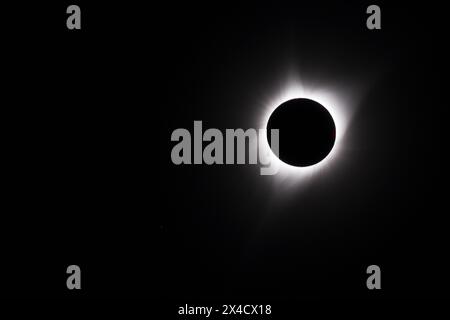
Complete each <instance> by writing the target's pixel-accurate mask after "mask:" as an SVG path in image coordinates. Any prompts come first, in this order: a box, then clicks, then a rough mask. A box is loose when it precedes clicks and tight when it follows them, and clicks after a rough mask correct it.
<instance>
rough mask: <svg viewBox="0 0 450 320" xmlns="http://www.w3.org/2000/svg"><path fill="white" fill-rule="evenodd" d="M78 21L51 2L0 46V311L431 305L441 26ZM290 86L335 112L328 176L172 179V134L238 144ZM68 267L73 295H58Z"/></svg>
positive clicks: (443, 213) (142, 17)
mask: <svg viewBox="0 0 450 320" xmlns="http://www.w3.org/2000/svg"><path fill="white" fill-rule="evenodd" d="M78 3H80V6H81V7H82V14H83V18H82V19H83V20H82V21H83V22H82V23H83V26H82V30H81V31H80V32H77V33H76V32H69V31H67V30H66V29H65V14H64V12H65V8H66V6H67V5H66V4H64V3H63V4H58V5H55V6H51V5H50V4H46V5H45V6H38V5H36V4H34V5H33V7H32V8H33V10H28V11H24V10H20V9H18V8H16V10H19V11H12V13H11V18H13V19H11V20H12V22H10V23H9V22H8V23H9V24H8V28H7V29H5V28H3V32H5V30H6V31H7V34H6V41H7V44H8V48H9V50H8V52H7V56H8V57H7V58H6V60H5V61H6V62H7V63H8V64H9V66H10V67H11V68H10V69H8V70H7V73H6V77H7V81H6V83H4V85H3V88H4V90H5V92H4V94H3V97H4V99H3V105H4V108H2V109H3V111H2V113H4V116H3V117H2V118H3V119H4V121H5V126H3V128H4V144H5V148H6V149H5V151H4V155H3V157H4V159H5V160H6V163H7V164H6V165H4V175H5V176H6V179H4V184H5V188H4V193H3V195H4V197H5V199H6V201H3V205H4V209H3V210H2V211H3V214H2V226H3V229H4V231H3V232H2V243H3V246H4V259H2V260H4V262H2V268H5V272H3V273H2V274H8V277H7V278H8V279H7V281H6V284H5V285H4V286H2V291H3V293H4V294H6V295H11V294H13V295H14V296H16V295H17V296H21V295H27V296H31V297H34V296H36V295H43V296H50V297H59V296H63V297H70V296H73V295H75V296H79V297H123V296H132V297H151V298H155V297H157V298H158V299H161V300H163V301H165V302H167V301H172V302H174V303H186V302H187V301H194V302H195V301H205V300H208V301H213V302H217V303H221V302H222V301H223V300H226V299H228V300H230V299H234V300H237V301H248V300H251V301H258V299H259V301H278V300H281V299H288V300H296V299H301V298H337V297H350V298H367V299H372V298H384V297H386V298H411V297H443V296H447V297H448V292H447V291H446V288H447V286H448V285H449V283H448V277H447V276H446V274H447V270H448V267H449V264H448V262H447V255H448V253H447V251H448V249H447V247H448V240H449V239H448V234H447V225H448V224H447V223H448V219H447V211H448V210H447V209H446V200H447V199H446V195H447V188H446V187H445V186H446V184H445V182H446V181H447V177H448V168H447V167H446V164H447V155H446V154H445V148H446V146H447V137H448V131H447V123H446V122H447V118H448V103H447V100H446V99H445V97H444V95H445V94H446V93H447V91H448V90H446V79H447V71H448V62H447V58H446V57H447V56H448V55H447V54H448V50H447V49H445V48H444V44H445V41H447V40H446V30H445V29H444V27H445V21H444V19H443V18H444V14H443V9H442V8H440V7H439V6H438V5H431V4H430V5H428V4H427V5H425V4H422V5H421V6H420V7H415V6H413V5H412V4H411V5H408V4H407V3H404V4H400V3H399V4H397V5H393V4H389V5H388V4H385V3H382V2H381V3H380V2H378V4H379V5H380V7H381V10H382V29H381V30H377V31H369V30H367V28H366V27H365V21H366V17H367V15H366V14H365V9H366V8H367V6H368V5H369V4H372V3H371V2H370V3H369V2H364V1H362V2H354V1H345V2H342V1H340V2H332V3H327V2H322V1H319V2H316V1H315V2H314V4H313V3H312V2H308V3H304V2H303V1H292V2H283V1H281V2H280V1H277V2H274V3H272V4H270V5H265V4H262V3H257V4H253V5H250V4H248V5H243V4H239V5H238V4H234V3H230V2H223V3H222V2H217V3H216V2H214V4H212V3H210V4H208V5H204V4H193V3H189V4H186V3H185V4H179V5H175V4H171V5H165V6H164V5H149V6H148V7H145V8H144V7H143V6H142V4H141V5H137V4H136V5H132V4H130V3H128V2H125V1H124V2H121V3H117V4H111V3H110V2H108V3H109V4H108V5H106V4H103V5H100V3H98V4H96V5H94V4H92V3H87V2H86V1H78ZM105 3H106V2H105ZM34 12H43V15H42V17H45V18H43V20H40V19H38V18H36V16H35V15H33V13H34ZM23 20H25V21H24V22H23V23H22V22H20V23H19V22H18V21H23ZM8 21H9V20H8ZM37 23H39V26H40V27H33V25H36V24H37ZM9 31H11V32H9ZM291 72H292V73H296V74H298V75H299V76H300V78H301V79H302V81H304V82H305V84H306V85H308V86H314V87H319V88H320V87H321V86H326V87H327V88H335V90H336V91H337V92H338V93H339V92H340V90H342V92H346V94H347V95H350V100H351V101H352V103H353V104H354V107H355V108H354V110H355V112H354V114H353V115H352V117H351V119H350V120H349V124H348V127H347V132H346V138H345V141H344V142H345V144H344V145H343V146H344V150H343V151H342V154H341V157H340V158H339V163H337V164H335V165H334V166H333V170H328V171H326V172H325V173H324V174H322V175H318V176H315V177H313V179H312V180H311V181H310V182H309V183H308V184H307V185H303V186H295V185H294V186H290V187H288V186H286V185H285V186H283V184H281V185H279V184H276V183H275V177H270V176H269V177H264V176H260V175H259V168H258V167H257V166H254V165H253V166H250V165H243V166H206V165H203V166H175V165H173V164H172V163H171V161H170V151H171V148H172V146H173V143H172V142H171V141H170V134H171V132H172V131H173V130H174V129H176V128H187V129H189V130H191V131H192V130H193V129H192V128H193V121H194V120H202V121H203V123H204V127H205V128H219V129H225V128H250V127H255V126H257V125H258V119H259V117H261V116H262V114H263V113H264V109H263V108H262V107H261V103H260V102H261V101H264V99H267V97H268V96H269V98H270V96H271V95H272V94H275V93H276V92H277V91H278V90H280V89H282V87H283V83H284V81H285V80H286V79H287V77H288V74H289V73H291ZM4 76H5V75H4ZM72 263H74V264H79V265H80V266H81V268H82V270H83V276H85V278H83V281H85V287H84V289H83V290H82V292H77V293H73V292H68V291H67V290H66V289H65V277H66V275H65V268H66V266H67V265H69V264H72ZM370 264H377V265H379V266H380V267H381V270H382V288H383V289H382V290H381V291H379V292H372V291H371V292H369V291H368V290H367V289H366V287H365V280H366V277H367V275H366V273H365V269H366V267H367V266H368V265H370ZM31 265H33V266H34V267H30V266H31ZM29 268H32V269H33V270H36V272H37V273H39V274H41V275H42V276H41V277H37V278H36V279H35V281H36V285H35V286H31V287H30V286H29V285H28V283H29V280H27V274H28V273H29ZM228 300H227V301H228Z"/></svg>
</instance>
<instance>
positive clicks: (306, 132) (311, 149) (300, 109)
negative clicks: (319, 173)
mask: <svg viewBox="0 0 450 320" xmlns="http://www.w3.org/2000/svg"><path fill="white" fill-rule="evenodd" d="M270 129H279V133H280V135H279V137H280V140H279V158H280V160H281V161H283V162H285V163H287V164H290V165H292V166H296V167H307V166H311V165H313V164H316V163H318V162H320V161H322V160H323V159H324V158H325V157H326V156H327V155H328V154H329V153H330V151H331V149H332V148H333V145H334V141H335V139H336V126H335V124H334V121H333V118H332V117H331V114H330V113H329V112H328V110H327V109H325V107H323V106H322V105H321V104H320V103H318V102H316V101H313V100H310V99H303V98H299V99H292V100H288V101H286V102H283V103H282V104H280V105H279V106H278V108H276V109H275V111H273V113H272V114H271V115H270V118H269V121H268V123H267V139H268V141H269V145H271V140H270Z"/></svg>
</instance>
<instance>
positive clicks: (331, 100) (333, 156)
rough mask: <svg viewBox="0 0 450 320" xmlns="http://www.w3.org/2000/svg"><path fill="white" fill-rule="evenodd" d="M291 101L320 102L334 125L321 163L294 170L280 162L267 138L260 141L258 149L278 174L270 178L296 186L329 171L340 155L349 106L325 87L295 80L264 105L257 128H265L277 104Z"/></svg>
mask: <svg viewBox="0 0 450 320" xmlns="http://www.w3.org/2000/svg"><path fill="white" fill-rule="evenodd" d="M295 98H307V99H311V100H314V101H317V102H318V103H320V104H321V105H322V106H324V107H325V108H326V109H327V110H328V112H330V114H331V116H332V117H333V120H334V123H335V126H336V140H335V143H334V146H333V149H332V150H331V151H330V153H329V154H328V155H327V156H326V157H325V158H324V159H323V160H322V161H320V162H319V163H316V164H314V165H312V166H309V167H295V166H291V165H289V164H287V163H285V162H283V161H281V160H280V159H279V158H278V157H277V156H276V155H275V154H274V153H273V151H272V149H271V148H270V146H269V143H268V141H267V139H264V141H261V142H260V146H261V148H263V150H262V151H263V152H264V153H266V154H269V158H270V161H274V162H275V163H277V164H278V166H279V171H278V173H277V174H276V175H274V177H276V178H277V179H280V180H281V181H286V179H289V180H291V179H292V182H293V183H298V182H301V181H305V180H308V179H309V178H310V177H312V175H315V174H316V173H317V172H319V171H323V170H325V169H327V168H329V167H330V165H331V164H333V163H334V162H335V161H336V160H337V158H338V157H339V155H340V153H341V149H342V144H343V140H344V136H345V132H346V129H347V127H348V124H349V119H350V114H351V112H350V111H351V107H350V106H349V105H348V104H346V101H345V99H344V98H343V97H342V96H339V95H337V94H336V93H334V92H333V91H331V90H327V89H326V88H321V89H317V88H314V89H313V88H308V87H306V86H305V85H303V84H302V83H301V82H300V81H298V80H291V81H289V82H288V84H287V85H286V86H285V87H284V89H282V90H281V91H280V92H278V94H275V95H274V96H273V97H272V98H270V99H268V101H266V103H264V108H265V109H264V111H263V116H262V117H261V119H260V123H259V125H260V128H267V123H268V121H269V118H270V115H271V114H272V112H273V111H274V110H275V109H276V108H277V107H278V106H279V105H280V104H282V103H283V102H285V101H288V100H291V99H295Z"/></svg>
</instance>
